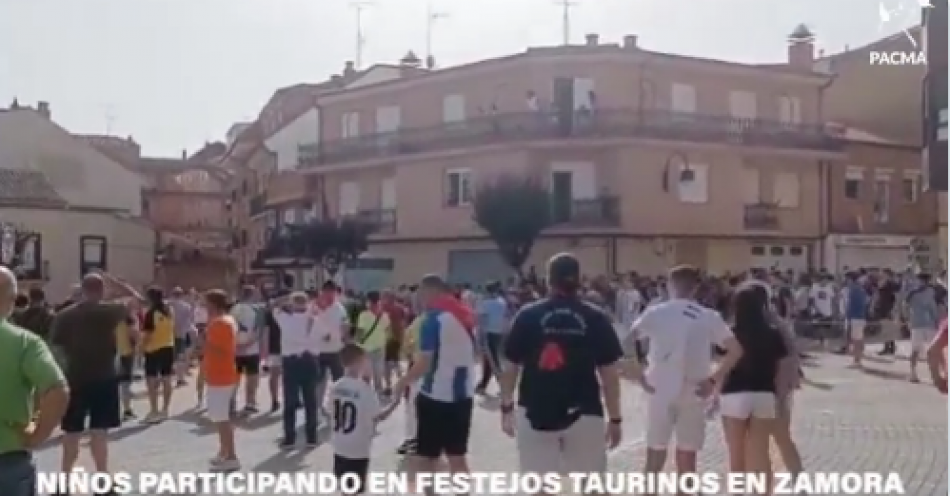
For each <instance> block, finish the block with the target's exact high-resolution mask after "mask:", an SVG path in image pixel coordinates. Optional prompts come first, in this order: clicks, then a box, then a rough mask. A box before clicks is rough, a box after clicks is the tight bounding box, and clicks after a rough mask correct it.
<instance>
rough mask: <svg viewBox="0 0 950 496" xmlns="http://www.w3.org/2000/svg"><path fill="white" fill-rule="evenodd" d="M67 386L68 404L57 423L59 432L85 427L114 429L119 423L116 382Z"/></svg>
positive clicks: (77, 432)
mask: <svg viewBox="0 0 950 496" xmlns="http://www.w3.org/2000/svg"><path fill="white" fill-rule="evenodd" d="M69 389H70V390H69V404H67V405H66V414H65V415H63V420H62V422H60V426H59V427H60V429H62V430H63V432H65V433H68V434H79V433H82V432H85V431H86V430H87V429H88V430H107V429H115V428H116V427H118V426H119V424H121V417H120V416H119V411H120V410H121V408H122V407H121V403H120V401H119V383H118V381H116V380H115V379H106V380H101V381H95V382H89V383H86V384H70V386H69Z"/></svg>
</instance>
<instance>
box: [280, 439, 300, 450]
mask: <svg viewBox="0 0 950 496" xmlns="http://www.w3.org/2000/svg"><path fill="white" fill-rule="evenodd" d="M277 447H278V448H280V449H283V450H289V449H294V448H296V447H297V440H296V439H287V438H284V439H281V440H280V441H277Z"/></svg>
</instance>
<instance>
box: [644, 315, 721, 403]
mask: <svg viewBox="0 0 950 496" xmlns="http://www.w3.org/2000/svg"><path fill="white" fill-rule="evenodd" d="M632 329H633V330H632V332H635V333H636V334H637V337H638V338H645V339H648V340H649V344H650V349H649V352H648V358H647V359H648V362H649V365H648V366H647V370H646V378H647V382H649V384H650V385H651V386H653V388H654V389H655V390H656V393H655V394H656V395H657V396H659V397H661V398H663V399H665V400H669V401H672V400H674V399H676V398H678V397H680V396H681V395H682V394H685V393H688V392H689V391H690V390H691V388H692V386H693V385H696V384H699V383H700V382H702V381H703V380H705V379H707V378H708V377H709V373H710V371H711V368H712V346H713V345H719V346H722V344H723V343H724V342H725V341H726V340H727V339H729V338H731V337H732V330H731V329H729V326H728V325H727V324H726V322H725V321H724V320H722V317H721V316H720V315H719V313H718V312H716V311H713V310H710V309H708V308H705V307H703V306H702V305H700V304H699V303H696V302H695V301H692V300H683V299H673V300H668V301H664V302H662V303H657V304H656V305H653V306H651V307H648V308H647V309H646V310H645V311H644V312H643V314H642V315H640V317H639V318H638V319H637V320H636V321H635V322H634V323H633V326H632Z"/></svg>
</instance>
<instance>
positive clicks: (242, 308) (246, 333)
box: [231, 303, 261, 356]
mask: <svg viewBox="0 0 950 496" xmlns="http://www.w3.org/2000/svg"><path fill="white" fill-rule="evenodd" d="M231 316H232V317H234V320H235V321H236V322H237V324H238V335H237V342H238V344H239V345H244V344H247V343H250V342H252V341H254V339H255V338H256V339H257V341H256V342H255V343H254V344H251V345H249V346H246V347H242V348H239V349H238V355H240V356H254V355H260V354H261V342H260V336H261V330H260V329H259V328H258V326H259V325H260V321H259V319H258V313H257V309H256V308H254V306H253V305H251V304H249V303H238V304H236V305H234V307H233V308H232V309H231Z"/></svg>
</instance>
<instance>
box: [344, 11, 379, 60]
mask: <svg viewBox="0 0 950 496" xmlns="http://www.w3.org/2000/svg"><path fill="white" fill-rule="evenodd" d="M373 5H374V4H373V2H370V1H368V0H354V1H353V2H350V8H351V9H353V10H354V11H356V60H355V62H354V63H355V64H356V69H357V70H358V69H360V68H361V67H363V48H364V47H365V46H366V36H365V35H364V34H363V12H365V11H366V9H368V8H370V7H372V6H373Z"/></svg>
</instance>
